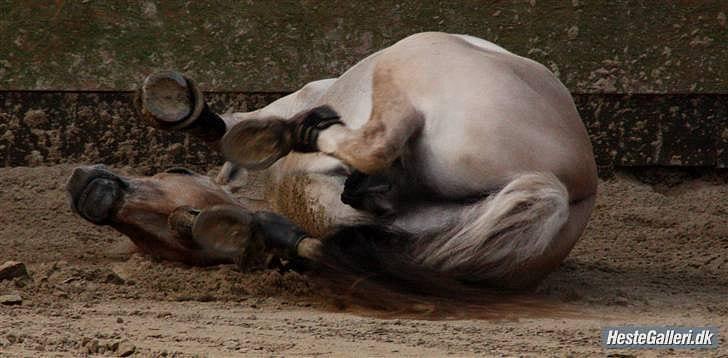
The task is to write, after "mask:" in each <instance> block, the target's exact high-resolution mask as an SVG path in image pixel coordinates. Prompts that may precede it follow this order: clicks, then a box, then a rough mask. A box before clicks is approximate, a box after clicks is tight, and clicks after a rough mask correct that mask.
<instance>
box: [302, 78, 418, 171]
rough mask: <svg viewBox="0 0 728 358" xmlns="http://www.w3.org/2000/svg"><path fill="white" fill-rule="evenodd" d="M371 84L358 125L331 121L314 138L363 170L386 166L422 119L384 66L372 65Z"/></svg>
mask: <svg viewBox="0 0 728 358" xmlns="http://www.w3.org/2000/svg"><path fill="white" fill-rule="evenodd" d="M372 86H373V88H372V112H371V115H370V118H369V120H368V121H367V122H366V123H365V124H364V125H363V126H362V127H361V128H358V129H349V128H347V127H345V126H343V125H332V126H330V127H328V128H327V129H325V130H323V131H321V133H320V134H318V136H317V138H316V146H317V149H318V150H319V151H321V152H323V153H326V154H329V155H332V156H334V157H336V158H339V159H340V160H341V161H343V162H344V163H346V164H348V165H349V166H351V167H353V168H354V169H356V170H358V171H361V172H363V173H366V174H376V173H379V172H382V171H383V170H385V169H387V168H389V166H390V165H391V164H392V163H393V162H394V161H395V160H396V159H397V158H399V157H400V156H401V155H402V151H403V150H404V148H405V145H406V143H407V142H408V141H409V140H410V138H411V137H412V136H413V135H414V134H415V133H417V132H418V131H420V130H421V128H422V126H423V123H424V120H423V118H422V115H421V113H420V112H418V111H417V110H416V109H415V107H414V106H413V105H412V103H411V102H410V100H409V98H407V95H406V93H405V92H404V91H403V90H402V87H403V85H402V84H401V83H400V81H398V80H397V79H396V78H395V77H394V76H393V75H392V72H391V71H389V70H388V68H387V67H382V66H379V67H378V68H377V69H375V72H374V80H373V83H372Z"/></svg>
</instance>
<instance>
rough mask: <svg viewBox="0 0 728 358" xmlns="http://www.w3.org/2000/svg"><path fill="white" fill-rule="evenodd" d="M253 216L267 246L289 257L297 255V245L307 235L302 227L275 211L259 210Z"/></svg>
mask: <svg viewBox="0 0 728 358" xmlns="http://www.w3.org/2000/svg"><path fill="white" fill-rule="evenodd" d="M253 217H254V220H255V224H256V228H257V230H258V232H259V233H260V235H261V236H262V237H263V240H264V241H265V245H266V246H267V247H268V248H270V249H274V250H278V251H281V252H282V253H283V254H284V256H286V257H289V258H291V257H296V256H298V245H299V244H300V243H301V241H302V240H303V239H305V238H306V236H307V235H306V232H304V231H303V229H301V228H300V227H299V226H298V225H296V224H294V223H293V222H291V221H290V220H288V219H287V218H285V217H283V216H281V215H278V214H276V213H271V212H267V211H259V212H257V213H255V214H253Z"/></svg>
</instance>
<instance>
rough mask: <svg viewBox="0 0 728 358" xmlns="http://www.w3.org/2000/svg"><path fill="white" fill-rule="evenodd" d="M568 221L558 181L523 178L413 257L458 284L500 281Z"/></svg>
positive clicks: (547, 175) (468, 211) (540, 249)
mask: <svg viewBox="0 0 728 358" xmlns="http://www.w3.org/2000/svg"><path fill="white" fill-rule="evenodd" d="M568 217H569V194H568V192H567V190H566V188H565V187H564V185H563V184H562V183H561V182H560V181H559V180H558V179H557V178H556V176H554V175H553V174H550V173H525V174H521V175H519V176H517V177H515V178H514V179H513V180H512V181H511V182H509V183H508V184H507V185H506V186H505V187H503V188H502V189H501V190H500V191H498V192H496V193H493V194H491V195H490V196H489V197H488V198H486V199H484V200H483V201H481V202H478V203H476V204H473V205H472V206H470V207H468V208H466V209H465V210H464V212H463V214H462V215H461V216H460V218H459V219H458V220H457V222H456V223H454V224H453V227H451V228H450V229H448V230H444V231H443V232H441V233H439V234H437V235H436V236H434V237H431V238H429V239H427V240H423V242H421V243H420V244H418V245H416V246H417V248H416V250H415V257H416V258H417V260H419V262H421V263H422V264H423V265H424V266H425V267H428V268H430V269H433V270H435V271H438V272H442V273H446V274H452V275H455V276H456V277H459V278H462V279H466V280H475V281H480V280H485V281H490V280H498V279H499V278H504V277H507V276H508V275H509V274H511V273H513V272H514V271H515V270H516V269H517V268H518V267H519V266H520V265H522V264H524V263H525V262H527V261H528V260H529V259H533V258H536V257H538V256H539V255H542V254H543V253H544V251H545V250H546V249H547V248H548V246H549V244H550V243H551V242H552V241H553V240H554V239H555V236H556V235H557V233H558V232H559V230H560V229H561V228H562V226H563V225H564V223H565V222H566V220H567V219H568Z"/></svg>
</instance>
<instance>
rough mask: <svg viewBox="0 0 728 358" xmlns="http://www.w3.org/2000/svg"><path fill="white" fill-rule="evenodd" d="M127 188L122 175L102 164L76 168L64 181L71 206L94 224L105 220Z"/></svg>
mask: <svg viewBox="0 0 728 358" xmlns="http://www.w3.org/2000/svg"><path fill="white" fill-rule="evenodd" d="M127 187H128V184H127V182H126V181H125V180H124V179H123V178H121V177H120V176H118V175H116V174H114V173H112V172H111V171H109V170H108V169H106V167H104V166H103V165H94V166H83V167H77V168H76V169H74V170H73V174H71V177H70V178H69V179H68V182H67V184H66V190H67V191H68V194H69V196H70V205H71V209H72V210H73V211H74V212H75V213H77V214H79V215H80V216H81V217H83V218H84V219H86V220H88V221H90V222H92V223H94V224H97V225H103V224H108V223H109V221H110V220H111V219H112V217H113V215H114V213H115V212H116V210H117V209H118V207H119V206H120V203H121V202H122V199H123V197H124V190H125V189H126V188H127Z"/></svg>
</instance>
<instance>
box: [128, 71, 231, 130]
mask: <svg viewBox="0 0 728 358" xmlns="http://www.w3.org/2000/svg"><path fill="white" fill-rule="evenodd" d="M136 106H137V110H138V111H139V114H140V115H141V117H142V118H143V119H144V120H145V121H146V122H147V123H149V124H150V125H152V126H153V127H156V128H160V129H165V130H185V131H187V132H189V133H190V134H192V135H194V136H197V137H200V138H202V139H203V140H205V141H208V142H211V141H216V140H219V139H220V138H222V136H223V135H224V134H225V129H226V128H225V122H224V121H223V120H222V118H220V116H218V115H217V114H215V113H213V112H212V111H211V110H210V109H209V108H208V106H207V104H206V103H205V101H204V98H203V96H202V92H201V91H200V89H199V88H198V87H197V84H195V82H194V81H192V79H190V78H187V77H186V76H184V75H183V74H181V73H179V72H175V71H163V72H158V73H154V74H151V75H149V76H147V78H145V79H144V83H143V84H142V88H141V89H140V90H139V92H138V93H137V98H136Z"/></svg>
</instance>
